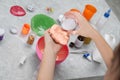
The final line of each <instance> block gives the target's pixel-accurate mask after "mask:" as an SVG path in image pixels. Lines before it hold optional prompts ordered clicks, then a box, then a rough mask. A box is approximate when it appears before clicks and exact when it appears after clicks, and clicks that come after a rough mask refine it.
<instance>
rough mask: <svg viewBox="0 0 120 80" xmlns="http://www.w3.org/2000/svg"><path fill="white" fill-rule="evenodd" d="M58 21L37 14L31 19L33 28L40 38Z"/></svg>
mask: <svg viewBox="0 0 120 80" xmlns="http://www.w3.org/2000/svg"><path fill="white" fill-rule="evenodd" d="M53 24H56V21H55V20H54V19H53V18H51V17H49V16H47V15H44V14H37V15H35V16H33V17H32V19H31V28H32V31H34V32H35V33H36V34H37V35H38V36H42V35H43V34H44V31H45V30H47V29H49V28H50V27H51V26H52V25H53Z"/></svg>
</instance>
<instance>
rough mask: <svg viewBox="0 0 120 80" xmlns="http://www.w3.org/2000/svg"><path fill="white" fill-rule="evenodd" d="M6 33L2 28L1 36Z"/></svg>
mask: <svg viewBox="0 0 120 80" xmlns="http://www.w3.org/2000/svg"><path fill="white" fill-rule="evenodd" d="M4 34H5V30H4V29H2V28H0V36H2V35H4Z"/></svg>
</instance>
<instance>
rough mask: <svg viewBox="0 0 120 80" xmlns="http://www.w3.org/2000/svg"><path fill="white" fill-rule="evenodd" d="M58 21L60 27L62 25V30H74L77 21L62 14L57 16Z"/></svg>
mask: <svg viewBox="0 0 120 80" xmlns="http://www.w3.org/2000/svg"><path fill="white" fill-rule="evenodd" d="M58 21H59V22H60V24H61V27H62V28H63V29H64V30H74V29H76V27H77V23H76V22H75V20H74V19H71V18H65V16H64V15H60V16H59V17H58Z"/></svg>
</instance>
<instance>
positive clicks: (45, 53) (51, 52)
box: [44, 49, 56, 57]
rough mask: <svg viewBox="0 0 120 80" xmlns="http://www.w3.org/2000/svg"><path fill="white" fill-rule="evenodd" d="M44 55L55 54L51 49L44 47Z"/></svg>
mask: <svg viewBox="0 0 120 80" xmlns="http://www.w3.org/2000/svg"><path fill="white" fill-rule="evenodd" d="M44 55H48V56H55V57H56V54H55V53H54V52H53V51H52V50H46V49H44Z"/></svg>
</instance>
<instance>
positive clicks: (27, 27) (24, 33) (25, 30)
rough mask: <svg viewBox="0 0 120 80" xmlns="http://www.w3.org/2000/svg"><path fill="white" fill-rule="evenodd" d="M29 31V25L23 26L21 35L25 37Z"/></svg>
mask: <svg viewBox="0 0 120 80" xmlns="http://www.w3.org/2000/svg"><path fill="white" fill-rule="evenodd" d="M29 31H30V25H29V24H24V25H23V28H22V32H21V33H22V34H23V35H27V34H28V33H29Z"/></svg>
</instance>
